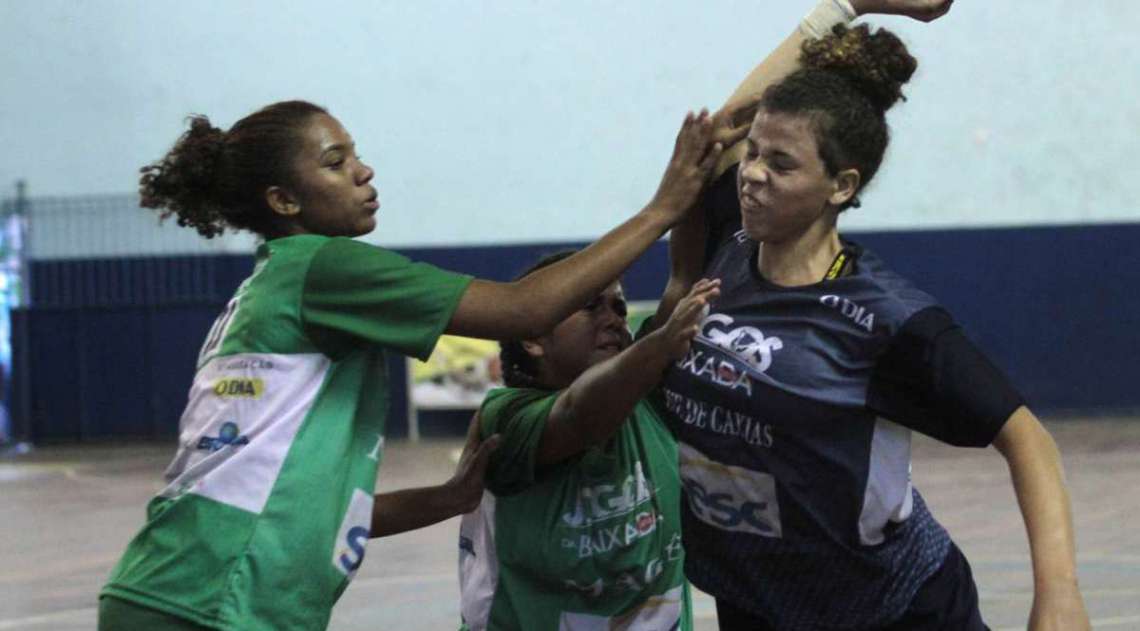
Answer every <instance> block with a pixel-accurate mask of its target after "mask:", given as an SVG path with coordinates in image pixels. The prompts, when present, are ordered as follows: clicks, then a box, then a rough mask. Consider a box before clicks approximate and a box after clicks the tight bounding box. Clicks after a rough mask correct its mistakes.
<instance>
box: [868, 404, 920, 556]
mask: <svg viewBox="0 0 1140 631" xmlns="http://www.w3.org/2000/svg"><path fill="white" fill-rule="evenodd" d="M913 507H914V499H913V498H912V496H911V484H910V430H909V429H907V428H905V427H903V426H901V425H898V424H896V423H892V422H890V421H888V420H886V419H882V418H881V419H878V420H876V421H875V430H874V433H873V434H872V437H871V455H870V462H869V463H868V467H867V490H866V491H865V492H864V494H863V510H862V512H861V513H860V514H859V540H860V541H861V542H862V543H863V545H866V546H873V545H878V544H880V543H882V542H883V538H884V537H883V528H884V527H885V526H886V525H887V522H888V521H893V522H901V521H904V520H906V518H907V517H910V512H911V509H912V508H913Z"/></svg>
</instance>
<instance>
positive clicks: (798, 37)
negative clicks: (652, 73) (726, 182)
mask: <svg viewBox="0 0 1140 631" xmlns="http://www.w3.org/2000/svg"><path fill="white" fill-rule="evenodd" d="M823 3H827V4H828V6H827V7H826V8H827V10H826V11H824V12H822V13H814V15H815V18H814V19H813V20H812V22H811V26H810V27H809V26H808V25H806V24H805V23H800V24H799V25H797V26H796V28H794V29H793V30H792V32H791V33H790V34H789V35H788V36H787V37H786V38H784V41H782V42H780V44H779V45H778V46H776V48H775V49H774V50H773V51H772V52H770V53H768V56H767V57H765V58H764V59H763V60H762V61H761V62H760V63H759V64H758V65H757V66H756V67H755V68H753V69H752V71H751V72H749V73H748V75H747V76H746V77H744V80H743V81H741V82H740V84H739V85H738V86H737V87H736V90H735V91H733V93H732V95H731V96H729V97H728V100H727V101H726V102H725V105H724V107H726V108H727V107H730V106H732V105H734V104H736V103H739V102H741V101H744V100H746V99H747V98H749V97H750V96H753V95H757V94H763V93H764V90H766V89H767V88H768V86H770V85H773V84H775V83H778V82H780V81H781V80H782V79H783V78H784V77H786V76H788V75H790V74H792V73H793V72H795V71H796V70H798V69H799V68H800V51H801V49H802V48H803V44H804V42H805V41H807V40H808V39H810V38H812V37H818V36H820V35H823V34H824V33H822V32H820V31H826V30H828V29H830V28H831V27H832V26H834V25H836V24H841V23H845V22H849V21H851V20H852V19H854V18H855V14H852V13H849V12H845V10H844V11H840V10H839V7H840V5H839V4H836V3H834V0H822V2H821V3H820V4H823ZM818 6H819V5H817V8H818ZM857 11H858V10H857ZM859 13H860V14H861V13H863V12H859ZM813 30H814V31H815V32H813ZM744 149H745V147H744V143H737V144H736V146H734V147H726V148H725V151H724V154H722V155H721V158H720V162H719V163H718V164H717V166H716V170H715V171H714V177H715V176H719V175H720V174H721V173H723V172H724V171H726V170H727V169H728V168H729V167H730V166H732V165H733V164H736V163H737V162H740V160H741V158H742V157H743V156H744Z"/></svg>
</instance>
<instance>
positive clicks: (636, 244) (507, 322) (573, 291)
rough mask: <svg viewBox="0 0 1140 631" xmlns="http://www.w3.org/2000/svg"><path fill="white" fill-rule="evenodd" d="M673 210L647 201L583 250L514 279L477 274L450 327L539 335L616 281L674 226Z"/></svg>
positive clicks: (495, 334) (503, 335) (486, 334)
mask: <svg viewBox="0 0 1140 631" xmlns="http://www.w3.org/2000/svg"><path fill="white" fill-rule="evenodd" d="M669 222H670V219H669V215H668V213H666V212H661V211H659V210H658V209H656V208H655V207H654V206H652V205H650V206H647V207H646V208H645V209H644V210H642V211H641V212H640V213H638V214H637V215H635V216H633V217H632V218H630V219H629V220H627V221H625V222H624V223H622V224H621V225H619V226H618V227H617V228H614V229H613V230H611V231H610V232H608V233H606V235H605V236H603V237H602V238H601V239H599V240H598V241H597V242H595V243H593V244H591V245H590V246H588V247H586V248H585V249H583V250H582V251H580V252H578V253H576V254H574V255H573V256H570V257H569V258H566V259H564V260H562V261H559V262H557V263H555V264H553V265H550V266H549V267H545V268H543V269H540V270H538V271H536V272H534V273H533V274H529V275H527V276H526V277H525V278H523V279H522V280H519V281H515V282H511V283H495V282H490V281H482V280H475V281H473V282H472V284H471V286H470V287H469V288H468V290H467V291H466V292H465V293H464V294H463V297H462V298H461V299H460V302H459V306H458V308H457V309H456V314H455V315H454V316H453V317H452V320H451V323H450V325H449V326H448V327H447V332H448V333H451V334H453V335H464V336H468V337H480V338H487V339H530V338H535V337H538V336H540V335H542V334H544V333H546V332H548V331H550V330H551V329H553V328H554V327H555V326H556V325H557V324H558V323H559V322H561V321H562V320H564V319H566V318H567V317H568V316H569V315H570V314H571V313H573V312H574V311H575V310H577V309H579V308H581V307H582V305H584V304H586V303H587V302H589V301H590V299H591V298H593V297H594V296H596V295H598V294H599V293H601V292H602V290H604V289H605V288H606V287H607V286H608V285H609V284H610V283H612V282H614V280H615V279H617V278H618V277H619V276H620V275H621V273H622V272H623V271H625V269H626V268H627V267H629V266H630V265H631V264H632V263H633V262H634V261H635V260H637V258H638V257H639V256H641V254H642V253H644V252H645V250H647V249H649V247H650V246H651V245H653V243H654V242H655V241H657V240H658V239H660V238H661V236H662V235H663V234H664V233H665V231H666V230H668V228H669Z"/></svg>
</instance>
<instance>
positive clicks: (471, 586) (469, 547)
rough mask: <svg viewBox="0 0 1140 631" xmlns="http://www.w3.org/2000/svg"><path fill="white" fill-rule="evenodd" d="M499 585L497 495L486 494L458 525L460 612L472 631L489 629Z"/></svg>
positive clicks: (486, 492) (484, 493) (484, 492)
mask: <svg viewBox="0 0 1140 631" xmlns="http://www.w3.org/2000/svg"><path fill="white" fill-rule="evenodd" d="M498 586H499V555H498V553H497V551H496V550H495V496H494V495H492V494H491V492H490V491H483V500H482V501H481V502H480V503H479V508H477V509H475V510H474V511H472V512H470V513H467V514H466V515H464V516H463V519H462V520H460V522H459V611H460V613H461V614H462V615H463V621H464V622H465V623H467V626H468V627H470V629H471V631H483V629H486V628H487V621H488V620H490V617H491V604H492V603H493V602H494V600H495V589H496V588H497V587H498Z"/></svg>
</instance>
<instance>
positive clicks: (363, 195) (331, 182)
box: [289, 114, 380, 237]
mask: <svg viewBox="0 0 1140 631" xmlns="http://www.w3.org/2000/svg"><path fill="white" fill-rule="evenodd" d="M293 169H294V175H295V178H296V179H295V181H294V182H293V184H292V186H291V187H290V191H289V192H290V193H291V194H292V195H293V196H294V198H295V199H296V201H297V205H298V207H299V213H298V215H297V216H296V218H295V222H296V223H297V224H298V226H297V227H298V228H299V229H300V230H299V231H300V232H307V233H314V234H323V235H327V236H330V237H341V236H343V237H356V236H360V235H364V234H368V233H369V232H372V230H373V228H375V227H376V219H375V217H374V215H375V214H376V211H377V210H378V209H379V208H380V200H379V198H378V196H377V192H376V189H375V188H374V187H373V186H372V185H371V184H370V183H369V182H371V181H372V176H373V175H374V173H375V172H374V171H373V170H372V169H371V168H370V167H369V166H368V165H366V164H364V162H362V161H361V159H360V156H358V155H356V144H355V143H354V142H353V141H352V137H351V136H349V135H348V132H347V131H345V129H344V127H342V126H341V124H340V122H339V121H338V120H337V119H335V118H333V117H332V116H329V115H327V114H316V115H314V116H312V117H310V119H309V122H308V124H307V125H306V126H305V128H304V129H303V130H302V133H301V149H300V151H299V152H298V154H297V157H296V159H295V160H294V164H293Z"/></svg>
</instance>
